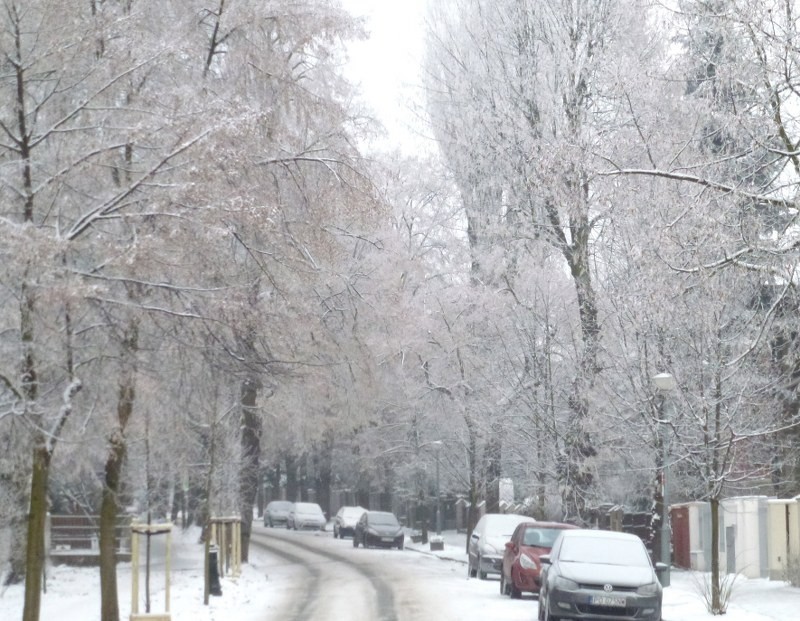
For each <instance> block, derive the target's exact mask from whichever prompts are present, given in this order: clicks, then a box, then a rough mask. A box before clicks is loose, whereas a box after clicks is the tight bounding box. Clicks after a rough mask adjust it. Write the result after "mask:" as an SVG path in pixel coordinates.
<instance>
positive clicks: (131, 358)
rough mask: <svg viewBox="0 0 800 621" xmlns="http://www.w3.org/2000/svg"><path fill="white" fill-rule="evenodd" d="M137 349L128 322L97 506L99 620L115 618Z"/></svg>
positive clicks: (135, 335)
mask: <svg viewBox="0 0 800 621" xmlns="http://www.w3.org/2000/svg"><path fill="white" fill-rule="evenodd" d="M138 348H139V335H138V327H137V325H136V322H135V321H131V322H130V323H129V325H128V330H127V334H126V335H125V339H124V341H123V343H122V351H121V358H122V365H123V368H122V371H121V373H120V384H119V395H118V397H117V426H116V429H115V430H114V431H113V432H112V433H111V436H110V437H109V439H108V443H109V447H108V455H107V457H106V465H105V485H104V486H103V497H102V502H101V506H100V615H101V616H100V618H101V619H102V621H119V597H118V594H117V537H116V535H117V533H116V526H117V512H118V508H119V493H120V486H121V481H122V468H123V464H124V461H125V453H126V449H127V446H126V442H125V429H126V428H127V426H128V422H129V421H130V418H131V414H132V413H133V404H134V401H135V397H136V352H137V351H138Z"/></svg>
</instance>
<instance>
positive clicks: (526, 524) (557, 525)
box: [520, 522, 579, 529]
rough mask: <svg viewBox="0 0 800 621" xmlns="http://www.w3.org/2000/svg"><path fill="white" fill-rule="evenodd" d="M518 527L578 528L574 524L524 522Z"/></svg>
mask: <svg viewBox="0 0 800 621" xmlns="http://www.w3.org/2000/svg"><path fill="white" fill-rule="evenodd" d="M520 526H524V527H525V528H569V529H577V528H579V527H578V526H575V525H574V524H566V523H564V522H524V523H522V524H520Z"/></svg>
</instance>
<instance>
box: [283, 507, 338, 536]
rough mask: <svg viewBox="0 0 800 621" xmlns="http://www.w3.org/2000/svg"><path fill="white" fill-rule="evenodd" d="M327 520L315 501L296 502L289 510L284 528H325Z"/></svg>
mask: <svg viewBox="0 0 800 621" xmlns="http://www.w3.org/2000/svg"><path fill="white" fill-rule="evenodd" d="M327 523H328V520H327V519H326V518H325V514H324V513H323V512H322V507H320V506H319V505H318V504H317V503H315V502H296V503H294V504H293V505H292V508H291V509H290V510H289V518H288V519H287V520H286V528H293V529H294V530H325V525H326V524H327Z"/></svg>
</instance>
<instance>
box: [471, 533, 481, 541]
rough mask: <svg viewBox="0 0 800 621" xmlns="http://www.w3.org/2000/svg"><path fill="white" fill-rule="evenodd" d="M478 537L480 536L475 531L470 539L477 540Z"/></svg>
mask: <svg viewBox="0 0 800 621" xmlns="http://www.w3.org/2000/svg"><path fill="white" fill-rule="evenodd" d="M480 538H481V536H480V535H478V534H476V533H472V539H474V540H475V541H478V539H480Z"/></svg>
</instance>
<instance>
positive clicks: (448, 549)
mask: <svg viewBox="0 0 800 621" xmlns="http://www.w3.org/2000/svg"><path fill="white" fill-rule="evenodd" d="M431 537H436V533H428V540H429V542H428V543H414V542H413V541H411V531H409V530H407V532H406V541H405V547H406V548H407V549H409V550H414V551H416V552H421V553H423V554H430V555H431V556H437V557H439V558H440V559H442V560H443V561H455V562H458V563H463V564H464V565H466V564H467V552H466V549H467V534H466V533H459V532H456V531H454V530H446V531H442V535H441V537H442V539H443V540H444V549H442V550H431V544H430V539H431Z"/></svg>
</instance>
